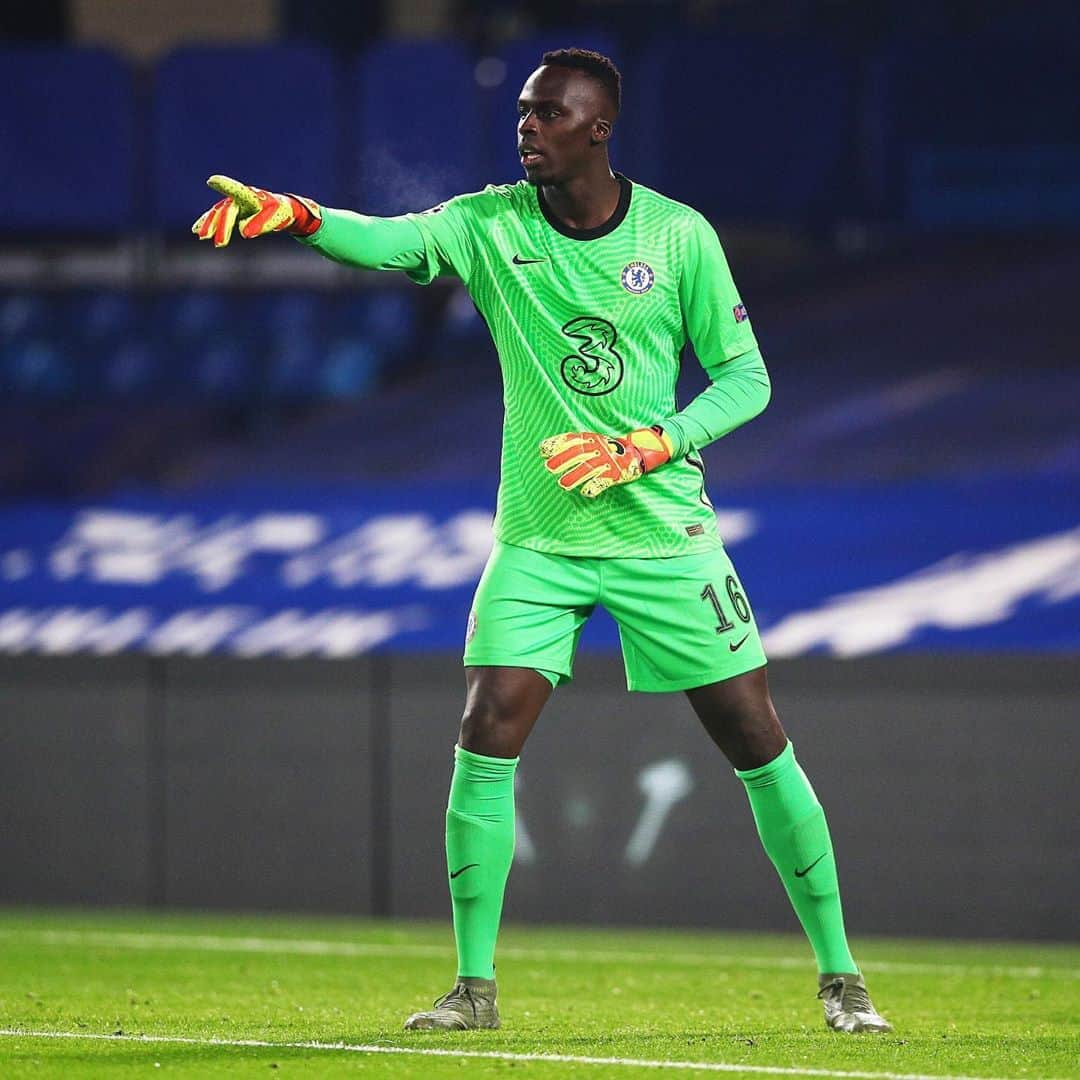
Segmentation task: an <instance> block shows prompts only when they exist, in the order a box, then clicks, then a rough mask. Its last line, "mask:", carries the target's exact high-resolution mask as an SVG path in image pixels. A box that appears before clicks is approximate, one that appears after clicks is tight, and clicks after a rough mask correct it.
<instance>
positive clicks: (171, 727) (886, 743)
mask: <svg viewBox="0 0 1080 1080" xmlns="http://www.w3.org/2000/svg"><path fill="white" fill-rule="evenodd" d="M1077 669H1078V665H1076V663H1075V662H1074V661H1073V660H1072V659H1071V658H1068V657H1064V658H1061V659H1046V658H1038V659H1035V658H1003V657H994V656H985V657H978V658H973V657H953V658H941V657H919V656H912V655H910V654H909V655H905V656H902V657H888V658H875V659H867V660H859V661H846V662H845V661H832V660H823V659H812V660H798V661H787V662H779V663H775V664H773V665H772V667H771V669H770V671H771V679H772V686H773V693H774V697H775V699H776V701H777V705H778V707H779V709H780V712H781V716H782V718H783V719H784V721H785V723H786V726H787V728H788V731H789V734H790V735H791V736H792V738H793V740H794V741H795V743H796V745H797V748H798V753H799V757H800V759H801V761H802V763H803V765H804V767H805V768H806V770H807V772H808V773H809V774H810V776H811V778H812V779H813V781H814V783H815V786H816V787H817V789H818V792H819V794H820V795H821V797H822V801H823V802H824V803H825V806H826V809H827V811H828V814H829V818H830V821H831V824H832V828H833V833H834V838H835V842H836V847H837V853H838V858H839V862H840V869H841V876H842V881H843V887H844V897H845V907H846V910H847V914H848V920H849V923H850V925H851V928H852V929H853V931H855V932H858V933H870V932H874V933H905V934H906V933H917V934H927V935H939V934H940V935H979V936H1001V937H1019V938H1057V939H1068V938H1075V937H1077V936H1080V916H1078V913H1077V905H1076V896H1077V889H1078V886H1080V871H1078V864H1077V860H1076V852H1077V850H1078V849H1080V825H1078V821H1080V815H1078V814H1077V797H1076V794H1075V789H1074V784H1075V777H1076V776H1077V775H1078V774H1080V768H1078V765H1080V761H1078V758H1080V752H1078V750H1077V741H1076V739H1075V729H1076V722H1077V720H1078V715H1077V713H1078V710H1077V705H1076V702H1077V700H1078V699H1077V692H1078V690H1080V672H1078V670H1077ZM623 685H624V684H623V682H622V672H621V667H620V665H619V662H618V661H617V660H615V659H611V658H603V657H596V656H583V657H582V658H581V661H580V664H579V670H578V673H577V677H576V679H575V681H574V683H573V684H572V685H571V686H569V687H567V688H565V689H563V690H560V691H559V692H558V693H557V694H556V695H555V696H554V698H553V699H552V702H551V704H550V705H549V706H548V709H547V711H546V713H545V715H544V716H543V718H542V719H541V721H540V723H539V725H538V726H537V730H536V732H535V733H534V735H533V737H532V739H531V741H530V743H529V746H528V747H527V750H526V754H525V755H524V757H523V761H522V765H521V768H520V770H519V790H518V808H519V829H518V853H517V859H516V863H515V868H514V873H513V876H512V878H511V884H510V889H509V893H508V897H507V904H506V912H507V917H508V918H511V919H520V920H552V921H564V922H613V923H641V924H645V923H656V924H685V925H704V926H716V927H730V928H740V929H778V930H783V929H793V928H794V922H793V916H792V915H791V913H790V909H789V908H788V905H787V902H786V900H785V898H784V896H783V893H782V890H781V888H780V885H779V882H778V880H777V879H776V877H775V875H774V872H773V869H772V867H771V866H770V865H769V863H768V862H767V860H766V858H765V856H764V854H763V853H762V851H761V849H760V846H759V844H758V841H757V837H756V834H755V832H754V827H753V822H752V820H751V817H750V813H749V808H748V806H747V803H746V797H745V794H744V792H743V789H742V785H741V784H739V782H738V781H737V780H736V778H735V777H734V776H733V775H732V773H731V770H730V768H729V767H728V766H727V764H726V763H725V761H724V759H723V758H722V757H721V755H720V754H719V752H718V751H716V750H714V749H713V747H712V744H711V743H710V742H709V741H708V739H707V738H706V737H705V735H704V733H703V732H702V731H701V730H700V728H699V727H698V725H697V722H696V720H694V718H693V715H692V713H691V711H690V709H689V706H688V705H687V704H686V702H685V700H684V699H683V698H682V696H680V695H657V696H654V695H644V694H635V695H630V694H627V693H626V691H625V689H624V688H623ZM462 689H463V679H462V673H461V668H460V665H459V663H458V661H457V660H456V659H454V658H450V657H427V658H403V657H398V656H394V657H383V656H377V657H371V658H367V659H364V660H361V661H356V662H347V663H346V662H337V663H335V662H316V661H293V662H283V661H237V660H218V659H204V660H173V659H168V660H165V659H146V658H142V657H115V658H108V659H91V658H86V657H77V658H63V659H60V658H57V659H47V658H40V657H20V658H5V659H2V660H0V800H2V806H3V829H2V830H0V901H4V902H13V903H88V904H99V903H101V904H129V905H130V904H151V905H173V906H198V907H238V908H283V909H291V910H318V911H346V912H355V913H359V914H394V915H424V916H444V917H445V916H446V915H447V913H448V900H447V896H446V888H445V867H444V865H443V857H442V835H441V834H442V815H443V810H444V807H445V803H446V786H447V781H448V779H449V770H450V760H451V749H452V746H453V742H454V739H455V735H456V726H457V718H458V716H459V715H460V710H461V702H462Z"/></svg>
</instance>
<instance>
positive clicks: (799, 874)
mask: <svg viewBox="0 0 1080 1080" xmlns="http://www.w3.org/2000/svg"><path fill="white" fill-rule="evenodd" d="M828 854H829V853H828V852H827V851H823V852H822V853H821V854H820V855H819V856H818V857H817V858H816V859H815V860H814V861H813V862H812V863H811V864H810V865H809V866H808V867H807V868H806V869H805V870H800V869H798V867H796V868H795V876H796V877H806V875H807V874H809V873H810V871H811V870H813V869H814V867H815V866H817V864H818V863H819V862H821V860H822V859H824V858H825V856H826V855H828Z"/></svg>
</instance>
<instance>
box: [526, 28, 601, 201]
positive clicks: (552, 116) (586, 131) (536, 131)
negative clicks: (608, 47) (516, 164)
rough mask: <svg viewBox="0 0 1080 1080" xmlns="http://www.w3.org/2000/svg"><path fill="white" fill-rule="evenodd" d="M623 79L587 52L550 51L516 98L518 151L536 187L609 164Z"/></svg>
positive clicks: (560, 181) (581, 50)
mask: <svg viewBox="0 0 1080 1080" xmlns="http://www.w3.org/2000/svg"><path fill="white" fill-rule="evenodd" d="M621 97H622V77H621V76H620V75H619V69H618V68H617V67H615V65H614V64H613V63H612V62H611V61H610V60H609V59H608V58H607V57H606V56H601V55H600V53H596V52H590V51H589V50H588V49H555V50H554V51H552V52H546V53H544V55H543V58H542V60H541V64H540V67H538V68H537V69H536V70H535V71H534V72H533V73H532V74H531V75H530V76H529V77H528V79H526V81H525V85H524V86H523V87H522V89H521V95H520V96H519V98H518V117H519V119H518V152H519V154H520V155H521V163H522V165H523V166H524V169H525V175H526V177H527V178H528V179H529V181H530V183H533V184H557V183H562V182H564V181H566V180H569V179H570V178H572V177H573V176H577V175H580V174H581V173H582V172H584V171H586V170H587V169H589V168H590V167H593V163H594V162H596V161H598V160H599V161H602V162H603V163H604V164H605V165H606V162H607V142H608V139H610V138H611V132H612V128H613V127H614V126H615V120H616V118H617V117H618V115H619V105H620V102H621Z"/></svg>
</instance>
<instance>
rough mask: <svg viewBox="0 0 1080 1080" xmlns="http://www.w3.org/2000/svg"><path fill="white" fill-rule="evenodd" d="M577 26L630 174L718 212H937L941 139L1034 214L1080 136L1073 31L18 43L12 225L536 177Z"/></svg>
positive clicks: (6, 131) (341, 201)
mask: <svg viewBox="0 0 1080 1080" xmlns="http://www.w3.org/2000/svg"><path fill="white" fill-rule="evenodd" d="M570 39H572V40H573V41H574V42H575V43H578V44H581V45H585V46H588V47H593V48H597V49H600V50H602V51H605V52H609V53H611V54H612V55H613V56H614V57H615V58H616V59H617V60H618V61H619V62H620V63H621V65H622V67H623V70H624V74H625V76H626V84H625V107H624V112H623V119H622V121H621V123H620V125H619V132H618V135H617V143H616V148H615V161H616V164H617V165H618V167H620V168H622V169H623V170H624V171H625V172H627V173H628V174H630V175H632V176H634V177H636V178H637V179H639V180H641V181H642V182H644V183H648V184H651V185H653V186H656V187H659V188H661V189H662V190H665V191H666V192H669V193H670V194H672V195H674V196H675V197H678V198H681V199H684V200H687V201H690V202H692V203H693V204H695V205H697V206H699V207H700V208H701V209H703V210H704V211H706V212H707V213H709V214H711V215H713V216H714V217H727V218H739V217H742V218H752V219H764V220H782V221H794V222H802V223H813V222H821V221H826V222H828V221H832V220H836V219H837V218H841V217H852V216H858V215H864V214H885V215H891V216H893V217H900V216H903V215H904V214H911V213H912V212H915V213H916V216H919V215H920V214H921V213H922V212H921V211H919V210H918V207H919V206H921V205H922V203H920V201H919V199H920V198H921V197H925V192H922V194H921V195H920V193H919V192H914V193H913V191H912V185H915V186H918V184H919V183H920V182H921V181H920V177H925V176H926V175H928V174H929V175H932V176H938V181H936V182H937V183H940V182H941V181H940V173H941V169H937V170H936V171H935V167H936V162H937V159H936V158H935V157H934V154H935V153H937V152H938V151H940V152H941V153H943V154H945V155H946V158H945V159H944V160H945V166H943V167H944V168H945V171H946V173H948V176H949V177H955V176H956V174H958V173H959V174H963V173H964V172H965V170H967V172H968V173H973V174H974V176H973V177H972V176H967V177H966V178H963V177H962V178H961V180H960V181H956V182H961V183H968V184H975V185H976V186H977V185H978V184H980V183H983V184H985V183H989V182H990V180H989V179H988V178H990V177H993V176H994V175H996V174H999V173H1000V172H1001V167H1002V166H1001V163H1002V161H1003V160H1004V161H1005V162H1006V168H1007V169H1008V170H1011V173H1010V175H1013V174H1015V177H1016V178H1017V179H1015V180H1010V181H1009V183H1010V184H1012V186H1013V188H1015V187H1016V185H1017V184H1018V185H1019V198H1020V200H1021V204H1022V205H1021V209H1020V210H1019V211H1018V212H1017V213H1016V214H1014V215H1013V216H1015V217H1018V218H1019V219H1023V218H1024V213H1025V210H1024V207H1029V211H1028V212H1029V216H1030V214H1034V215H1036V218H1037V215H1038V213H1039V208H1038V204H1039V193H1040V191H1041V190H1042V189H1041V188H1040V182H1039V179H1038V176H1035V177H1034V178H1032V176H1031V175H1029V174H1032V173H1038V171H1039V169H1038V168H1035V167H1033V166H1032V165H1031V161H1030V157H1029V156H1025V154H1026V152H1028V151H1030V150H1031V149H1032V148H1042V149H1043V150H1045V148H1046V147H1066V148H1067V147H1069V146H1075V144H1076V143H1077V142H1078V141H1080V112H1078V111H1077V110H1076V109H1075V108H1074V103H1075V101H1076V100H1077V86H1076V82H1077V71H1078V70H1080V65H1078V64H1077V62H1076V61H1077V56H1076V52H1077V48H1076V46H1075V44H1074V45H1069V44H1067V43H1065V42H1041V43H1040V42H1036V43H1032V42H1028V43H1024V42H1018V41H1017V40H1015V38H1012V37H1010V38H1009V39H1004V38H1001V39H998V38H986V39H979V40H972V39H965V40H963V41H919V42H906V43H904V44H901V45H894V46H891V47H890V48H889V49H888V50H887V52H886V53H884V54H882V55H879V56H876V57H872V58H867V57H855V56H852V55H849V54H845V53H844V52H843V51H842V50H841V49H840V48H838V47H836V46H834V45H833V44H832V43H830V42H828V41H825V40H820V41H810V40H806V39H803V38H800V39H798V40H792V39H782V38H781V39H777V38H767V37H754V36H749V37H748V36H744V37H726V38H705V37H668V38H666V39H658V40H656V41H654V42H653V43H652V44H651V45H649V46H648V47H647V48H645V49H644V50H643V51H642V52H641V53H640V55H638V56H635V57H633V58H625V57H623V56H621V55H620V50H619V47H618V44H617V43H616V42H615V41H613V40H612V39H611V38H610V37H609V36H605V35H603V34H580V33H574V34H573V35H561V36H550V37H546V38H544V39H529V40H525V41H519V42H516V43H514V44H512V45H510V46H508V47H506V49H505V50H504V51H503V52H502V53H501V54H500V55H498V56H491V57H486V58H482V59H478V58H477V57H475V56H472V55H470V54H468V53H467V52H466V50H465V49H464V48H463V47H461V46H460V45H458V44H455V43H452V42H382V43H378V44H376V45H374V46H372V47H371V48H369V49H368V50H367V51H366V52H364V53H363V55H362V56H361V57H360V58H359V59H358V60H356V61H355V62H352V63H351V64H348V65H345V64H342V63H340V62H339V61H337V60H335V59H334V58H332V57H331V56H330V54H329V53H326V52H324V51H321V50H319V49H317V48H314V47H310V46H300V45H274V46H261V47H191V48H182V49H179V50H177V51H175V52H173V53H171V54H169V55H168V56H167V57H165V59H164V60H162V62H161V63H160V64H159V65H158V66H157V67H156V69H155V70H154V71H153V72H152V73H149V74H147V73H142V72H136V71H133V70H131V69H130V68H129V67H128V66H127V65H126V64H125V63H124V62H123V61H122V60H120V59H119V58H118V57H116V56H114V55H112V54H110V53H107V52H103V51H98V50H75V49H59V48H5V49H0V70H3V72H4V83H5V108H4V110H3V115H2V116H0V160H4V161H7V162H9V163H13V162H17V163H18V167H17V168H8V169H6V170H5V176H4V180H5V203H6V206H5V215H4V220H3V222H2V223H0V230H5V231H8V232H11V231H18V232H21V233H23V234H26V233H42V232H45V233H49V232H52V233H55V232H58V231H60V232H63V231H67V232H70V231H73V230H75V231H87V232H98V233H101V232H108V231H111V230H124V231H128V230H133V229H143V228H146V227H153V228H158V229H163V230H166V231H168V232H177V233H178V232H179V231H180V230H183V229H184V228H186V227H187V226H188V225H189V224H190V222H191V221H192V220H193V219H194V217H195V216H196V215H197V214H198V213H199V212H200V211H201V210H202V209H204V208H205V206H206V205H207V198H208V194H207V192H206V190H205V188H204V187H203V182H204V180H205V178H206V177H207V176H208V175H209V174H210V173H213V172H224V173H229V174H232V175H237V176H240V177H242V178H250V179H251V180H252V181H254V182H258V183H261V184H263V185H265V186H267V187H271V188H281V189H286V190H293V191H298V192H302V193H307V194H310V195H312V196H313V197H315V198H317V199H320V200H321V201H323V202H326V203H328V204H331V205H334V204H336V205H345V206H353V207H357V208H360V209H363V210H366V211H368V212H371V213H379V214H392V213H398V212H401V211H405V210H411V209H422V208H424V207H425V206H428V205H431V204H433V203H435V202H438V201H440V200H441V199H443V198H445V197H447V196H448V195H451V194H454V193H456V192H459V191H465V190H472V189H475V188H477V187H479V186H482V185H483V184H484V183H486V182H489V181H491V182H506V181H513V180H516V179H519V178H520V176H521V170H520V167H519V165H518V162H517V159H516V157H515V149H514V122H515V104H514V103H515V98H516V94H517V90H518V88H519V87H520V85H521V83H522V81H523V80H524V78H525V77H526V76H527V74H528V72H529V71H530V70H531V69H532V68H533V67H534V66H535V64H536V63H537V60H538V58H539V56H540V55H541V53H542V52H543V51H544V49H546V48H550V47H554V46H558V45H563V44H566V43H567V41H568V40H570ZM1006 72H1007V73H1008V75H1007V77H1005V75H1004V73H1006ZM980 149H981V151H982V152H983V157H979V156H977V155H976V156H975V157H973V158H971V159H967V158H964V157H963V156H962V155H963V154H964V153H965V152H966V151H969V150H980ZM987 149H989V150H990V151H992V156H991V158H990V159H989V160H987V159H986V157H985V152H986V151H987ZM958 152H959V153H960V154H961V158H960V159H959V160H957V159H956V157H955V155H956V154H957V153H958ZM928 154H929V157H928ZM1016 154H1019V155H1020V156H1019V157H1015V155H1016ZM948 155H953V156H952V157H948ZM1002 155H1004V157H1002ZM1010 155H1014V156H1013V157H1010ZM1040 160H1043V159H1040ZM1052 160H1053V163H1054V164H1053V168H1054V170H1056V171H1055V172H1054V175H1053V176H1051V177H1050V178H1049V180H1048V181H1047V183H1049V184H1051V185H1052V186H1053V187H1054V189H1055V190H1057V189H1059V188H1060V186H1061V183H1062V182H1063V181H1064V182H1065V183H1070V182H1072V183H1076V182H1077V181H1078V180H1080V158H1077V156H1076V155H1068V154H1066V155H1064V156H1061V155H1059V156H1058V157H1055V158H1053V159H1052ZM913 162H914V163H915V165H914V166H913ZM1042 168H1043V169H1044V170H1045V165H1044V166H1042ZM984 174H985V175H984ZM1074 174H1075V175H1074ZM947 179H948V178H947ZM948 183H954V181H953V180H948ZM948 183H946V187H948ZM1025 185H1027V186H1026V187H1025ZM934 190H935V191H936V189H934ZM950 190H951V189H950ZM933 194H934V193H933V192H931V195H932V196H933ZM948 194H949V191H948V190H947V191H945V195H946V196H947V195H948ZM1011 197H1012V198H1013V199H1016V198H1017V197H1018V196H1017V193H1016V191H1015V190H1014V191H1012V193H1011ZM1025 200H1026V201H1025ZM931 201H933V200H931ZM1077 202H1080V200H1077ZM986 213H987V214H988V215H989V217H990V220H991V221H992V220H993V213H994V208H993V206H989V207H988V208H987V210H986ZM1069 213H1072V203H1071V202H1070V204H1069V206H1068V207H1066V216H1067V215H1068V214H1069ZM922 216H927V215H925V214H924V215H922ZM929 216H930V217H932V216H933V206H931V208H930V211H929ZM1076 216H1077V218H1078V219H1080V206H1078V207H1077V208H1076Z"/></svg>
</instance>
